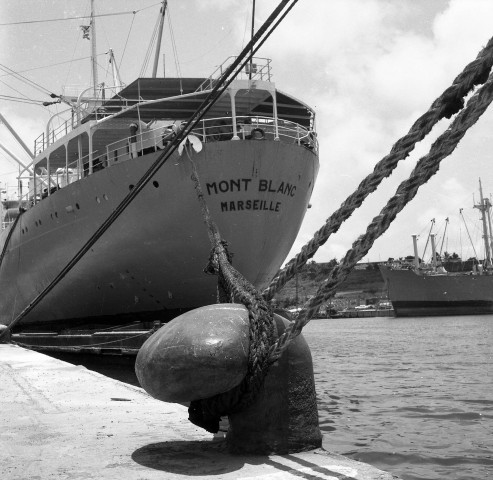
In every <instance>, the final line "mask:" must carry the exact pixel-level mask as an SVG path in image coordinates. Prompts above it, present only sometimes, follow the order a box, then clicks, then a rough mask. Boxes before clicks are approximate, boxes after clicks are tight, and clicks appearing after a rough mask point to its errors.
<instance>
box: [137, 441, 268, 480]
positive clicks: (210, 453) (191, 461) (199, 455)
mask: <svg viewBox="0 0 493 480" xmlns="http://www.w3.org/2000/svg"><path fill="white" fill-rule="evenodd" d="M132 459H133V460H134V462H136V463H139V464H140V465H143V466H144V467H148V468H153V469H154V470H161V471H163V472H168V473H176V474H180V475H186V476H190V477H195V476H203V475H223V474H225V473H229V472H235V471H237V470H240V469H241V468H242V467H243V466H244V465H245V458H244V457H242V456H233V455H230V454H229V453H228V452H227V449H226V442H225V441H224V440H220V441H210V442H204V441H189V442H187V441H172V442H159V443H151V444H149V445H145V446H143V447H141V448H139V449H137V450H135V452H134V453H133V454H132ZM265 459H267V457H259V462H258V463H259V464H261V463H264V460H265Z"/></svg>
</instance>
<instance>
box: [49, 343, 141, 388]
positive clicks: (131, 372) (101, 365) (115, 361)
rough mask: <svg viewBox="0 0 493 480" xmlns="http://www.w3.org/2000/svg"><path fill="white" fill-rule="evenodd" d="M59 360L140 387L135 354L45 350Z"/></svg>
mask: <svg viewBox="0 0 493 480" xmlns="http://www.w3.org/2000/svg"><path fill="white" fill-rule="evenodd" d="M43 353H44V354H45V355H48V356H50V357H53V358H57V359H58V360H62V361H64V362H67V363H71V364H73V365H82V366H83V367H86V368H87V369H88V370H92V371H93V372H98V373H100V374H101V375H104V376H105V377H110V378H113V379H115V380H118V381H120V382H123V383H128V384H130V385H134V386H135V387H140V384H139V381H138V380H137V376H136V375H135V356H130V355H94V354H90V353H65V352H56V353H55V352H43Z"/></svg>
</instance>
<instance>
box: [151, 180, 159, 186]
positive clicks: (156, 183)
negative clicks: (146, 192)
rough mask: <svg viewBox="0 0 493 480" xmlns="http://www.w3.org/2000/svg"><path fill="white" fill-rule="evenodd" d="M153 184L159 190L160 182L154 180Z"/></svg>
mask: <svg viewBox="0 0 493 480" xmlns="http://www.w3.org/2000/svg"><path fill="white" fill-rule="evenodd" d="M152 184H153V185H154V186H155V187H156V188H159V182H157V181H156V180H154V181H153V182H152Z"/></svg>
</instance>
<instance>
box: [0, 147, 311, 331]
mask: <svg viewBox="0 0 493 480" xmlns="http://www.w3.org/2000/svg"><path fill="white" fill-rule="evenodd" d="M158 153H159V152H157V153H151V154H148V155H145V156H143V157H138V158H135V159H131V160H127V161H125V162H122V163H121V164H118V165H113V166H112V167H111V168H105V169H103V170H101V171H99V172H95V173H94V174H92V175H90V176H87V177H85V178H83V179H81V180H80V181H77V182H74V183H72V184H70V185H68V186H66V187H64V188H62V189H60V190H58V191H56V192H55V193H54V194H52V195H51V196H49V197H48V198H45V199H43V200H41V201H40V202H39V203H37V204H36V205H34V206H33V207H32V208H30V209H29V210H27V211H26V212H24V213H23V214H22V215H21V217H20V219H19V221H18V222H17V224H16V225H15V229H14V231H13V232H12V233H11V236H10V239H9V240H8V244H7V245H6V247H5V254H4V258H3V261H2V264H1V265H0V292H1V302H0V323H3V324H7V325H8V324H9V323H10V322H12V321H13V320H14V319H15V318H16V316H17V315H18V314H19V313H20V312H21V311H22V310H23V309H24V308H25V307H26V306H27V305H28V304H29V303H30V302H31V301H32V300H33V299H34V298H35V297H36V296H37V295H38V294H39V293H40V292H41V291H42V290H43V289H44V288H45V287H46V286H47V285H48V284H49V283H50V282H51V281H52V280H53V279H54V278H55V277H56V275H57V274H58V273H59V272H60V270H61V269H62V268H63V267H64V266H65V265H66V264H67V263H68V262H69V261H70V260H71V259H72V257H73V256H74V255H75V253H76V252H77V251H78V250H79V249H80V248H81V247H82V245H83V244H84V243H85V242H86V241H87V240H88V239H89V238H90V236H91V235H92V234H93V233H94V232H95V231H96V230H97V228H98V227H99V226H100V225H101V223H102V222H103V221H104V220H105V219H106V218H107V217H108V216H109V215H110V213H111V212H112V211H113V210H114V208H115V207H116V206H117V205H118V204H119V202H120V201H121V200H122V199H123V198H124V197H125V195H126V194H127V193H128V191H129V188H131V185H134V184H135V183H137V181H138V180H139V179H140V177H141V176H142V174H143V173H144V171H145V170H146V169H147V168H148V167H149V165H150V164H151V163H152V161H153V160H154V159H155V158H156V156H157V155H158ZM193 155H194V159H195V161H196V163H197V167H198V171H199V175H200V179H201V182H202V186H203V189H204V193H205V198H206V201H207V203H208V205H209V208H210V210H211V213H212V216H213V218H214V220H215V222H216V223H217V225H218V227H219V230H220V232H221V234H222V237H223V239H224V240H226V241H227V242H228V244H229V250H230V252H231V253H232V254H233V255H234V256H233V265H234V266H235V267H236V268H237V269H238V270H239V271H240V272H241V273H242V274H244V275H245V276H246V278H247V279H248V280H250V281H251V282H253V284H254V285H255V286H256V287H257V288H263V287H265V286H266V285H267V284H268V283H269V281H270V280H271V279H272V277H273V276H274V274H275V273H276V272H277V270H278V269H279V267H280V266H281V264H282V262H283V261H284V259H285V258H286V256H287V254H288V252H289V250H290V248H291V246H292V244H293V242H294V240H295V238H296V235H297V233H298V230H299V228H300V225H301V222H302V219H303V217H304V214H305V211H306V209H307V205H308V201H309V198H310V195H311V192H312V189H313V185H314V182H315V178H316V175H317V171H318V158H317V156H316V154H315V153H314V152H313V151H311V150H309V149H307V148H305V147H303V146H300V145H296V144H287V143H282V142H279V141H267V140H265V141H254V140H252V141H228V142H211V143H207V144H204V148H203V150H202V151H201V152H200V153H197V154H195V153H194V154H193ZM190 176H191V166H190V162H189V160H188V158H187V156H186V154H183V155H182V156H181V157H180V156H178V153H176V152H175V153H174V154H173V156H172V157H171V158H170V159H169V160H168V162H167V163H166V164H165V165H164V166H163V167H162V168H161V170H160V171H159V172H158V173H157V174H156V175H155V178H154V179H153V181H151V182H150V183H149V184H148V185H147V186H146V187H145V189H144V190H143V191H142V192H140V193H139V195H138V196H137V197H136V199H135V200H134V201H133V202H132V203H131V204H130V206H129V207H128V208H127V209H126V210H125V212H124V213H123V214H122V215H121V216H120V217H119V218H118V219H117V220H116V222H115V223H114V224H113V225H112V226H111V227H110V228H109V230H108V231H107V232H106V233H105V234H104V235H103V236H102V238H100V239H99V240H98V241H97V242H96V244H95V245H94V246H93V248H92V249H91V251H90V252H88V253H87V254H86V255H85V256H84V257H83V258H82V260H81V261H80V262H79V263H78V264H77V265H76V266H75V267H74V268H73V270H71V271H70V272H69V273H68V275H67V276H66V277H65V278H64V279H63V280H62V281H61V282H60V283H59V284H57V285H56V286H55V288H54V289H53V290H52V291H51V292H50V293H49V294H48V295H47V296H46V297H45V298H44V299H43V300H42V301H41V303H40V304H39V305H38V306H37V307H36V308H35V309H34V310H32V311H31V312H30V313H29V314H28V315H27V316H26V317H25V318H24V319H23V320H22V322H21V323H22V325H33V324H43V325H48V324H57V323H60V322H64V323H66V324H69V325H75V324H77V323H79V322H81V321H87V320H94V321H96V320H101V319H104V320H110V321H113V319H114V320H115V321H118V320H119V319H121V317H122V316H130V317H132V318H140V317H144V316H145V317H146V318H156V319H159V318H160V319H167V318H170V317H173V316H174V315H176V314H177V313H179V312H180V311H183V310H185V309H190V308H195V307H198V306H201V305H207V304H211V303H215V301H216V282H217V279H216V278H215V277H213V276H208V275H206V274H204V273H203V268H204V267H205V265H206V263H207V260H208V257H209V252H210V248H211V247H210V244H209V240H208V236H207V231H206V226H205V224H204V221H203V218H202V214H201V211H200V205H199V202H198V200H197V197H196V193H195V190H194V185H193V182H192V180H191V178H190ZM8 237H9V230H5V231H4V232H3V233H2V236H1V237H0V250H3V249H4V244H5V241H6V239H7V238H8Z"/></svg>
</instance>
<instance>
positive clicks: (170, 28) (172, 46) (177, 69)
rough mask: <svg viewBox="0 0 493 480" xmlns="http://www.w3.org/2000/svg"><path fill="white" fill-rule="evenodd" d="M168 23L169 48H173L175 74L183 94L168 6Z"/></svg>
mask: <svg viewBox="0 0 493 480" xmlns="http://www.w3.org/2000/svg"><path fill="white" fill-rule="evenodd" d="M168 25H169V33H170V38H171V48H172V50H173V56H174V59H175V69H176V76H177V77H178V78H179V79H180V91H181V93H182V94H183V85H182V82H181V79H182V76H181V69H180V62H179V60H178V49H177V48H176V41H175V34H174V32H173V23H172V21H171V10H170V9H169V8H168Z"/></svg>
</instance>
